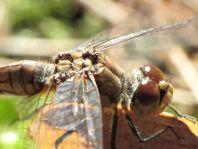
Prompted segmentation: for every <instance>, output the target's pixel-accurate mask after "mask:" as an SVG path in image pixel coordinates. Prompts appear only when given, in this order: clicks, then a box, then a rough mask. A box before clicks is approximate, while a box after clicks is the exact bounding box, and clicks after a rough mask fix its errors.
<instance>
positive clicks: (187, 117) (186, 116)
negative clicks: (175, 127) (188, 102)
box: [168, 104, 197, 123]
mask: <svg viewBox="0 0 198 149" xmlns="http://www.w3.org/2000/svg"><path fill="white" fill-rule="evenodd" d="M168 107H169V108H170V109H171V110H172V111H173V112H175V113H176V114H177V116H179V117H183V118H185V119H187V120H189V121H192V122H193V123H195V122H196V121H197V119H196V118H195V117H193V116H191V115H188V114H184V113H181V112H180V111H179V110H178V109H177V108H176V107H174V106H173V105H172V104H169V105H168Z"/></svg>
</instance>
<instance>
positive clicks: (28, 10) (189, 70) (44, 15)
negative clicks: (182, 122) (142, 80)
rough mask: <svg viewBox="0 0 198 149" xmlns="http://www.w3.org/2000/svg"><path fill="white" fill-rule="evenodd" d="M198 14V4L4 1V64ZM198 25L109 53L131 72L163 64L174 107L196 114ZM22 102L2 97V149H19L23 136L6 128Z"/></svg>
mask: <svg viewBox="0 0 198 149" xmlns="http://www.w3.org/2000/svg"><path fill="white" fill-rule="evenodd" d="M197 13H198V1H197V0H188V1H185V0H158V1H156V0H150V1H147V0H91V1H88V0H48V1H45V0H34V1H32V0H14V1H11V0H0V65H6V64H9V63H11V62H15V61H18V60H23V59H33V60H39V61H40V60H44V61H48V60H50V57H51V56H53V55H55V54H56V53H58V52H59V51H61V50H67V49H70V48H72V47H75V46H78V45H80V44H81V43H83V42H84V41H86V40H87V39H89V38H90V37H93V36H94V35H96V34H97V33H100V32H102V31H104V30H106V29H107V28H111V29H110V30H107V31H106V32H104V33H102V34H100V35H99V36H96V37H95V38H94V39H93V40H92V41H94V40H100V39H108V38H111V37H113V36H118V35H121V34H123V33H128V32H135V31H139V30H141V29H146V28H149V27H156V26H159V25H162V24H169V23H174V22H178V21H180V20H185V19H189V18H192V17H193V16H196V15H197ZM197 27H198V25H197V22H196V21H195V22H194V23H191V24H190V25H189V26H187V27H184V28H181V29H172V30H171V31H168V32H165V33H154V34H152V35H147V36H142V37H140V38H137V39H134V40H133V41H130V42H127V43H126V44H121V45H118V46H115V47H113V48H112V49H109V50H108V51H107V54H108V55H109V56H110V57H111V58H112V60H114V61H116V62H117V63H118V64H119V65H120V66H122V67H123V68H124V69H125V70H126V71H128V72H130V71H131V70H132V69H133V68H136V67H140V66H141V65H143V64H147V63H152V64H155V65H157V66H159V67H160V68H161V69H162V70H163V71H164V72H165V73H166V75H167V77H168V80H170V81H171V82H172V83H173V84H174V86H175V93H174V97H173V103H174V104H175V105H176V106H177V107H178V109H180V111H182V112H184V113H188V114H191V115H195V116H196V113H197V112H198V110H197V109H198V90H197V89H198V72H197V70H198V51H197V47H198V45H197V44H198V39H197V33H198V30H197ZM115 50H116V52H115ZM0 77H1V76H0ZM18 98H21V97H16V96H11V95H9V96H8V95H1V96H0V148H6V149H16V148H20V145H19V144H20V142H19V141H18V140H19V139H18V135H19V134H18V133H20V132H17V131H16V130H12V128H10V127H8V126H7V124H9V123H11V122H12V121H14V120H16V119H18V114H17V112H16V101H17V100H18Z"/></svg>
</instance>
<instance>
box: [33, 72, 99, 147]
mask: <svg viewBox="0 0 198 149" xmlns="http://www.w3.org/2000/svg"><path fill="white" fill-rule="evenodd" d="M90 78H91V79H90ZM51 101H52V102H51V103H50V104H48V105H46V106H45V107H44V108H43V109H42V110H41V111H40V114H39V116H38V117H37V119H35V120H34V121H33V122H32V124H31V136H34V137H35V138H34V139H35V142H36V145H37V146H39V147H41V148H42V147H43V145H44V144H45V142H46V140H51V143H49V142H48V146H53V147H54V145H55V142H56V141H57V140H59V138H61V137H62V136H64V134H66V133H67V132H69V131H71V130H72V131H74V132H76V134H77V135H78V136H79V137H76V138H75V140H78V141H77V144H78V147H77V148H83V147H84V148H94V149H101V148H102V145H103V144H102V116H101V104H100V97H99V93H98V89H97V86H96V84H95V80H94V78H93V77H88V78H86V76H84V75H79V76H75V77H73V78H71V79H69V80H67V81H65V82H64V83H62V84H60V85H58V86H57V89H56V92H55V95H54V96H53V98H52V100H51ZM59 132H60V133H59ZM44 134H45V135H44ZM46 136H48V137H49V138H46ZM71 136H72V135H71ZM77 138H78V139H77ZM69 140H70V135H69V136H68V137H66V138H64V139H63V141H62V142H61V143H60V145H61V144H62V143H63V144H64V143H65V142H69ZM49 144H51V145H49ZM46 145H47V144H45V146H46ZM70 145H71V144H70ZM67 146H68V144H67V143H66V144H64V148H67ZM69 148H70V146H69Z"/></svg>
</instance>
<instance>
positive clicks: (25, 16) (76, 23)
mask: <svg viewBox="0 0 198 149" xmlns="http://www.w3.org/2000/svg"><path fill="white" fill-rule="evenodd" d="M8 6H9V16H10V23H11V24H10V25H11V29H12V31H13V32H14V33H15V34H19V35H23V36H24V35H25V36H35V37H45V38H82V37H84V38H86V37H90V36H92V35H94V34H96V33H97V32H100V31H101V30H103V29H104V27H105V25H106V22H105V21H104V20H103V19H102V18H100V17H99V16H97V15H96V14H93V13H92V12H90V11H87V10H86V9H85V8H84V7H83V6H81V5H80V4H78V3H77V2H75V1H72V0H48V1H46V0H34V1H32V0H14V1H9V5H8Z"/></svg>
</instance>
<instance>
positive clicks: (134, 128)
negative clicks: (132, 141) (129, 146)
mask: <svg viewBox="0 0 198 149" xmlns="http://www.w3.org/2000/svg"><path fill="white" fill-rule="evenodd" d="M126 120H127V122H128V125H129V127H130V130H131V132H132V133H133V134H134V135H135V137H137V138H138V140H139V141H140V142H147V141H150V140H151V139H153V138H155V137H158V136H159V135H161V134H162V133H163V132H165V131H166V130H167V129H170V130H171V131H172V132H173V134H174V135H175V136H176V137H177V138H178V139H179V138H180V137H179V136H178V135H177V133H176V132H175V130H174V128H173V127H172V126H170V125H167V126H166V127H164V128H163V129H161V130H159V131H157V132H155V133H153V134H151V135H150V136H148V137H143V136H142V135H141V132H140V130H139V129H138V127H137V126H136V125H135V124H134V122H133V121H132V119H131V118H130V116H129V115H126Z"/></svg>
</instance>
